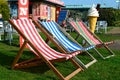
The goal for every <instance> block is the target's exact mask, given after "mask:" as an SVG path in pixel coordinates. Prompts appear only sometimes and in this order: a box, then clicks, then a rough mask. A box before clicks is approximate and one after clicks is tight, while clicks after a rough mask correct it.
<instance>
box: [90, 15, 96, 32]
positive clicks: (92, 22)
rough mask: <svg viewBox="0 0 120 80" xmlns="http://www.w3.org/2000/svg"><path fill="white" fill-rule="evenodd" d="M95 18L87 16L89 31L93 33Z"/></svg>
mask: <svg viewBox="0 0 120 80" xmlns="http://www.w3.org/2000/svg"><path fill="white" fill-rule="evenodd" d="M97 18H98V17H95V16H89V25H90V30H91V31H92V32H93V33H94V31H95V28H96V22H97Z"/></svg>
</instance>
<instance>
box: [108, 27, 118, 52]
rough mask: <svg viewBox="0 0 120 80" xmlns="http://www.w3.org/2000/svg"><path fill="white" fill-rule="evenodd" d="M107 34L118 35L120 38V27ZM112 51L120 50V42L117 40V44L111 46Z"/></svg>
mask: <svg viewBox="0 0 120 80" xmlns="http://www.w3.org/2000/svg"><path fill="white" fill-rule="evenodd" d="M106 34H111V35H118V37H120V27H115V28H113V29H112V30H110V31H109V32H107V33H106ZM109 47H110V48H112V49H116V50H120V40H115V43H114V44H112V45H110V46H109Z"/></svg>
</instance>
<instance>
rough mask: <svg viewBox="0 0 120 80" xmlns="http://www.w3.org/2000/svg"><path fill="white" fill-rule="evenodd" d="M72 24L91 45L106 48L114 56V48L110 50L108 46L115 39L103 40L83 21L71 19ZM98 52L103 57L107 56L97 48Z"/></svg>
mask: <svg viewBox="0 0 120 80" xmlns="http://www.w3.org/2000/svg"><path fill="white" fill-rule="evenodd" d="M69 23H70V25H71V26H72V27H73V28H74V29H75V30H76V31H77V32H78V34H79V35H80V36H82V37H83V38H84V39H85V40H86V42H87V43H88V44H89V45H94V46H96V47H97V48H101V47H103V48H106V49H107V50H108V52H110V53H111V55H110V56H114V53H113V52H112V50H110V49H109V48H108V45H110V44H113V43H114V41H111V42H103V41H102V40H101V39H100V38H98V37H97V36H96V35H95V34H94V33H92V32H91V31H90V30H89V29H88V28H87V26H86V25H85V24H84V23H83V22H82V20H81V21H69ZM95 50H96V49H95ZM96 52H97V53H98V54H99V55H100V56H101V57H102V58H103V59H105V57H103V55H101V54H100V53H99V52H98V51H97V50H96ZM110 56H107V57H106V58H109V57H110Z"/></svg>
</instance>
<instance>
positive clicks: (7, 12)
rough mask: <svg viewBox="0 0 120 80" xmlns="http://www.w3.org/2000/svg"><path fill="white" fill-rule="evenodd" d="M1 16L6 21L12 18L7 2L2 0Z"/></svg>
mask: <svg viewBox="0 0 120 80" xmlns="http://www.w3.org/2000/svg"><path fill="white" fill-rule="evenodd" d="M0 14H2V16H3V19H4V20H8V19H9V18H10V10H9V6H8V2H7V0H0Z"/></svg>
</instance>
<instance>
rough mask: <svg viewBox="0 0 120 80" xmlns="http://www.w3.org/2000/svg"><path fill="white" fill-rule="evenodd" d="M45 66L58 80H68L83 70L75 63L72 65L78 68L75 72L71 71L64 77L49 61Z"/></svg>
mask: <svg viewBox="0 0 120 80" xmlns="http://www.w3.org/2000/svg"><path fill="white" fill-rule="evenodd" d="M70 60H71V61H72V62H73V63H74V60H73V59H70ZM46 64H47V65H48V66H49V67H50V68H51V69H52V70H53V71H54V72H55V73H56V75H57V76H58V77H59V78H60V80H69V79H70V78H71V77H73V76H74V75H76V74H77V73H79V72H80V71H82V70H83V69H82V68H81V67H79V65H78V64H77V63H74V65H76V67H78V68H77V69H76V70H75V71H73V72H72V73H71V74H69V75H68V76H66V77H64V76H63V75H62V74H61V73H60V72H59V71H58V70H57V68H55V67H54V65H53V64H52V63H51V62H50V61H47V62H46Z"/></svg>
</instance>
